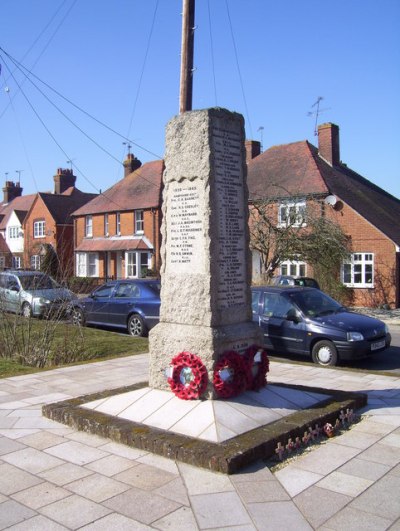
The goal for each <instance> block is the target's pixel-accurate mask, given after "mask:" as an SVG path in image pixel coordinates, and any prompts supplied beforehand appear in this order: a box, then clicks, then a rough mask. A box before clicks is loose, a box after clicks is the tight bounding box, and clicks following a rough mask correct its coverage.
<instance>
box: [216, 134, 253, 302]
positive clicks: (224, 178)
mask: <svg viewBox="0 0 400 531" xmlns="http://www.w3.org/2000/svg"><path fill="white" fill-rule="evenodd" d="M212 141H213V147H214V169H215V191H216V204H217V213H218V221H217V223H218V243H219V245H218V249H219V252H218V257H217V260H218V265H219V287H218V297H217V305H218V307H219V309H226V308H230V307H232V306H235V305H237V304H245V302H246V287H247V285H246V256H245V253H246V250H245V249H246V239H245V226H244V224H245V223H246V222H247V219H246V218H245V209H244V185H243V175H242V171H243V170H242V164H241V155H242V152H241V149H242V139H241V135H240V134H239V133H238V132H237V131H232V130H228V129H222V128H220V127H216V126H214V127H213V128H212Z"/></svg>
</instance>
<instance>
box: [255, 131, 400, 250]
mask: <svg viewBox="0 0 400 531" xmlns="http://www.w3.org/2000/svg"><path fill="white" fill-rule="evenodd" d="M247 183H248V187H249V197H250V200H256V199H262V198H284V197H287V196H291V197H296V196H298V197H299V196H309V195H322V197H323V196H324V195H329V194H333V195H335V196H337V197H338V198H339V199H341V200H342V201H344V202H345V203H347V204H348V205H349V206H350V207H351V208H353V209H354V210H355V211H357V212H358V213H359V214H360V215H361V216H363V217H364V218H365V219H366V220H368V221H369V222H370V223H371V224H372V225H374V226H375V227H377V228H378V229H379V230H381V231H382V232H383V233H384V234H385V235H386V236H388V237H389V238H390V239H392V240H393V241H394V242H395V243H396V244H397V245H400V223H399V220H400V200H399V199H397V198H396V197H393V196H392V195H390V194H388V193H387V192H385V191H384V190H382V188H379V187H378V186H376V185H374V184H373V183H371V182H370V181H368V180H367V179H365V178H364V177H362V176H361V175H359V174H357V173H356V172H354V171H352V170H350V169H349V168H348V167H347V166H345V165H344V164H340V165H339V166H335V167H332V166H330V165H329V164H328V163H327V162H325V161H324V159H322V158H321V157H320V156H319V154H318V149H317V148H316V147H315V146H313V145H312V144H310V143H309V142H308V141H302V142H294V143H292V144H283V145H281V146H274V147H271V148H269V149H268V150H266V151H265V152H264V153H262V154H261V155H259V156H258V157H256V158H254V159H252V160H251V161H249V163H248V178H247Z"/></svg>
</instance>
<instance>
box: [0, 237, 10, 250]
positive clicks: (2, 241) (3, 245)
mask: <svg viewBox="0 0 400 531" xmlns="http://www.w3.org/2000/svg"><path fill="white" fill-rule="evenodd" d="M10 252H11V251H10V249H9V247H8V245H7V243H6V241H5V239H4V238H3V236H2V235H1V234H0V253H10Z"/></svg>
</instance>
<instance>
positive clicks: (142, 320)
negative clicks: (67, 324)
mask: <svg viewBox="0 0 400 531" xmlns="http://www.w3.org/2000/svg"><path fill="white" fill-rule="evenodd" d="M159 316H160V282H159V281H158V280H114V281H111V282H107V284H104V285H103V286H100V287H99V288H97V289H96V290H94V291H93V292H92V293H91V294H90V295H89V297H85V298H84V299H78V300H77V301H74V304H73V306H72V308H71V318H72V322H73V323H74V324H76V325H84V324H93V325H101V326H109V327H115V328H123V329H125V330H127V331H128V333H129V334H130V335H131V336H135V337H141V336H145V335H147V333H148V331H149V330H150V329H151V328H153V326H154V325H156V324H157V323H158V321H159Z"/></svg>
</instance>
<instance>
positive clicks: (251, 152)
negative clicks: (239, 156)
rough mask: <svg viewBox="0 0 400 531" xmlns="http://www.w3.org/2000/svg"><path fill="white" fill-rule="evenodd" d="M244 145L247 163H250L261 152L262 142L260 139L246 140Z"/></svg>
mask: <svg viewBox="0 0 400 531" xmlns="http://www.w3.org/2000/svg"><path fill="white" fill-rule="evenodd" d="M244 146H245V148H246V163H247V164H248V163H249V162H250V161H251V160H252V159H254V158H255V157H258V155H259V154H260V153H261V142H259V141H258V140H246V141H245V143H244Z"/></svg>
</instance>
